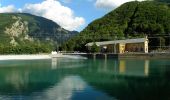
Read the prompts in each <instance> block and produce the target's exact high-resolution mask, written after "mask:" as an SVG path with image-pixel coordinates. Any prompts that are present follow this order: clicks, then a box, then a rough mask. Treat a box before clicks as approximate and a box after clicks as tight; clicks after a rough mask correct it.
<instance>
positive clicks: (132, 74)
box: [0, 59, 170, 100]
mask: <svg viewBox="0 0 170 100" xmlns="http://www.w3.org/2000/svg"><path fill="white" fill-rule="evenodd" d="M169 77H170V62H169V60H168V59H155V60H142V59H129V60H128V59H122V60H117V59H105V60H102V59H96V60H93V59H88V60H78V59H76V60H73V59H52V60H34V61H3V62H2V61H1V62H0V79H1V81H0V99H12V98H15V99H19V98H20V99H26V100H29V99H31V100H47V99H48V100H80V99H81V100H169V99H170V91H169V90H170V80H169Z"/></svg>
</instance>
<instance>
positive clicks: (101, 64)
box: [91, 59, 150, 76]
mask: <svg viewBox="0 0 170 100" xmlns="http://www.w3.org/2000/svg"><path fill="white" fill-rule="evenodd" d="M149 63H150V61H149V60H136V61H135V62H134V61H133V60H127V59H126V60H125V59H120V60H102V61H95V62H94V63H92V65H91V66H93V64H95V66H97V68H98V70H97V71H98V72H101V73H108V74H109V73H110V74H114V75H126V76H148V75H149V66H150V65H149Z"/></svg>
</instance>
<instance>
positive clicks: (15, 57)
mask: <svg viewBox="0 0 170 100" xmlns="http://www.w3.org/2000/svg"><path fill="white" fill-rule="evenodd" d="M34 59H51V57H50V55H48V54H42V55H39V54H37V55H36V54H35V55H0V60H34Z"/></svg>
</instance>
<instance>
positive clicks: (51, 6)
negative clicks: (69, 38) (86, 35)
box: [0, 0, 85, 31]
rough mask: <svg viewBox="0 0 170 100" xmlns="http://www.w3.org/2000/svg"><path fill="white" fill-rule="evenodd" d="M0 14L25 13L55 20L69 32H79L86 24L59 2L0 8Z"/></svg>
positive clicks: (49, 0)
mask: <svg viewBox="0 0 170 100" xmlns="http://www.w3.org/2000/svg"><path fill="white" fill-rule="evenodd" d="M0 12H1V13H4V12H23V13H30V14H33V15H37V16H42V17H45V18H47V19H50V20H53V21H54V22H56V23H57V24H59V25H60V26H61V27H63V28H65V29H67V30H70V31H72V30H77V29H78V28H80V27H81V26H82V25H84V24H85V19H84V18H83V17H77V16H75V15H74V12H73V10H72V9H70V8H69V7H66V6H63V5H61V3H60V2H59V1H57V0H44V1H43V2H41V3H37V4H26V5H25V6H24V7H23V8H19V9H16V8H15V7H14V6H13V5H9V6H6V7H0Z"/></svg>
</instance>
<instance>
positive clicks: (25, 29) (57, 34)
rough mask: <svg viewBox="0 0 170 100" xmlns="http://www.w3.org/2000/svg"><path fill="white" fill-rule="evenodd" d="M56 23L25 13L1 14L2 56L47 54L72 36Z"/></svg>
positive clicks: (0, 40)
mask: <svg viewBox="0 0 170 100" xmlns="http://www.w3.org/2000/svg"><path fill="white" fill-rule="evenodd" d="M75 34H77V32H75V31H73V32H72V31H68V30H65V29H63V28H62V27H60V26H59V25H58V24H56V23H55V22H53V21H51V20H48V19H45V18H43V17H38V16H34V15H31V14H25V13H1V14H0V54H11V53H12V54H18V53H47V52H51V51H52V50H54V49H55V48H56V47H57V46H58V45H59V44H61V43H63V42H64V41H66V40H67V39H69V38H70V37H71V36H74V35H75Z"/></svg>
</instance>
